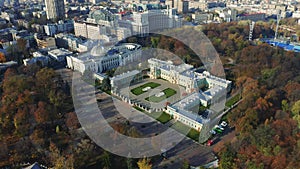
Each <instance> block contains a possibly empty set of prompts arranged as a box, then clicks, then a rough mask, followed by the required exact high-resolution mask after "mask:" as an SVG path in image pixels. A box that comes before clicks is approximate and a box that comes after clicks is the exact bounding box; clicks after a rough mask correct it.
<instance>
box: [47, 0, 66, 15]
mask: <svg viewBox="0 0 300 169" xmlns="http://www.w3.org/2000/svg"><path fill="white" fill-rule="evenodd" d="M45 4H46V13H47V19H64V18H65V3H64V1H63V0H45Z"/></svg>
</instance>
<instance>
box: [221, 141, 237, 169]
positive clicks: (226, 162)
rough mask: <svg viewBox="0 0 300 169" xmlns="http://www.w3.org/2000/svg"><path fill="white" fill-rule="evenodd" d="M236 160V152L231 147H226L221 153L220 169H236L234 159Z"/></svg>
mask: <svg viewBox="0 0 300 169" xmlns="http://www.w3.org/2000/svg"><path fill="white" fill-rule="evenodd" d="M235 158H236V152H234V151H233V148H232V147H231V146H230V145H226V147H225V149H224V150H222V151H221V153H220V169H232V168H234V166H235V165H234V159H235Z"/></svg>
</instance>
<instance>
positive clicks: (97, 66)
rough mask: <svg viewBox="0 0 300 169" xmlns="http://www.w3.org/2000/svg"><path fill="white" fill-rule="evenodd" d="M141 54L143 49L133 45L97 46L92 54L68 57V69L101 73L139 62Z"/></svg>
mask: <svg viewBox="0 0 300 169" xmlns="http://www.w3.org/2000/svg"><path fill="white" fill-rule="evenodd" d="M141 53H142V47H141V46H140V45H138V44H133V43H123V44H120V45H116V46H113V47H110V48H109V47H103V46H101V45H97V46H95V47H94V48H93V49H92V50H91V52H86V53H82V54H80V55H77V56H68V57H67V67H68V68H70V69H73V70H76V71H78V72H81V73H84V72H85V71H87V70H89V71H92V72H94V73H101V72H104V71H106V70H110V69H112V68H116V67H118V66H124V65H126V64H127V63H128V62H132V61H134V60H137V59H138V58H139V57H140V56H141Z"/></svg>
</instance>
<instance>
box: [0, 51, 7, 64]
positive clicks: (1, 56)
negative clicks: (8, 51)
mask: <svg viewBox="0 0 300 169" xmlns="http://www.w3.org/2000/svg"><path fill="white" fill-rule="evenodd" d="M4 62H6V58H5V55H4V53H2V52H0V63H4Z"/></svg>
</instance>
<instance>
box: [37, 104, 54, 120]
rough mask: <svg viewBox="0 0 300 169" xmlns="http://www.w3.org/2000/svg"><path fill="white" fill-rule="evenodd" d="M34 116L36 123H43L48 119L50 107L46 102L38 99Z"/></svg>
mask: <svg viewBox="0 0 300 169" xmlns="http://www.w3.org/2000/svg"><path fill="white" fill-rule="evenodd" d="M34 118H35V120H36V122H38V123H45V122H47V121H49V120H50V109H49V106H48V105H47V103H45V102H42V101H39V103H38V108H37V110H36V111H35V112H34Z"/></svg>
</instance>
